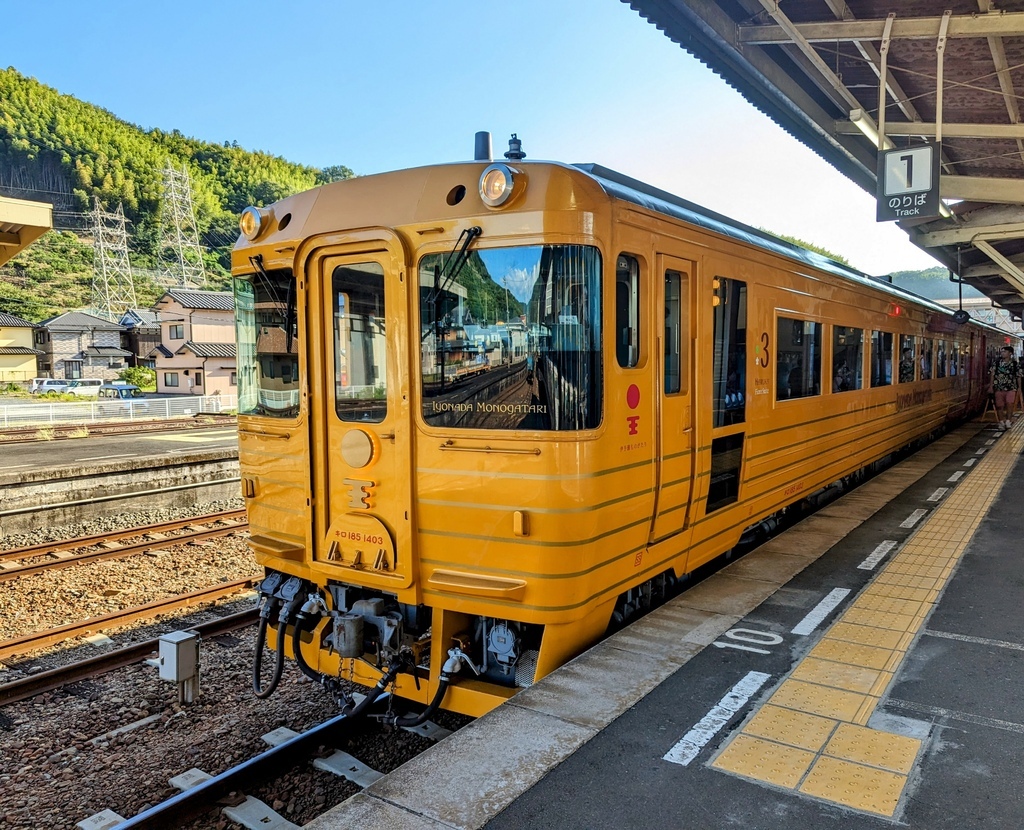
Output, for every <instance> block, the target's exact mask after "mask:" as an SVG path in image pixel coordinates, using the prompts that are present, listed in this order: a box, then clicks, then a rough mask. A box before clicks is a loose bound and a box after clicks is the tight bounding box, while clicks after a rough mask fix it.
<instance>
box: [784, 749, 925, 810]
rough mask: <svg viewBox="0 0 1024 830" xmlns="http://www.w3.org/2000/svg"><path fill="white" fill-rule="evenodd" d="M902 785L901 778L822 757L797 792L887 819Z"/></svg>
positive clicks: (894, 808) (903, 777)
mask: <svg viewBox="0 0 1024 830" xmlns="http://www.w3.org/2000/svg"><path fill="white" fill-rule="evenodd" d="M906 783H907V776H905V775H899V774H898V773H895V772H885V771H884V770H880V769H874V768H873V767H866V766H863V765H861V764H853V763H850V762H849V761H840V760H838V759H836V758H828V757H825V756H822V757H820V758H818V760H817V762H816V763H815V764H814V768H813V769H812V770H811V771H810V772H809V773H808V774H807V779H806V780H805V781H804V782H803V784H802V785H801V786H800V792H802V793H805V794H807V795H814V796H817V797H818V798H823V799H825V800H826V801H833V802H835V803H837V804H845V805H846V806H847V807H852V808H853V809H855V810H863V811H864V812H866V813H877V814H878V815H882V816H891V815H892V814H893V813H895V812H896V807H897V806H898V805H899V802H900V796H901V795H902V794H903V788H904V786H905V785H906Z"/></svg>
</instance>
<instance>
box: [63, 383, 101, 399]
mask: <svg viewBox="0 0 1024 830" xmlns="http://www.w3.org/2000/svg"><path fill="white" fill-rule="evenodd" d="M103 383H104V381H103V380H101V379H100V378H80V379H79V380H73V381H70V382H69V383H68V388H67V389H65V390H64V391H65V392H67V393H68V394H70V395H79V396H81V397H83V398H95V397H96V395H97V394H98V393H99V391H100V387H101V386H103Z"/></svg>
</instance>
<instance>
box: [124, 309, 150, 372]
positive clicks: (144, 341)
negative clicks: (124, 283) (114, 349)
mask: <svg viewBox="0 0 1024 830" xmlns="http://www.w3.org/2000/svg"><path fill="white" fill-rule="evenodd" d="M119 322H120V323H121V325H122V326H124V329H125V330H124V333H123V334H122V335H121V348H122V349H125V350H126V351H129V352H131V353H132V356H131V357H130V358H128V362H129V364H130V365H131V366H145V367H146V368H147V369H155V368H156V358H154V357H153V356H152V355H153V352H154V350H155V349H156V347H157V346H159V345H160V322H159V320H158V319H157V313H156V312H155V311H151V310H150V309H145V308H130V309H128V310H127V311H126V312H125V313H124V314H123V315H122V316H121V319H120V321H119Z"/></svg>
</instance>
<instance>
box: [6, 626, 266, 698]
mask: <svg viewBox="0 0 1024 830" xmlns="http://www.w3.org/2000/svg"><path fill="white" fill-rule="evenodd" d="M257 619H258V616H257V611H256V609H255V608H251V609H249V610H248V611H242V612H240V613H238V614H230V615H228V616H226V617H221V618H220V619H217V620H211V621H210V622H205V623H199V624H198V625H193V626H190V627H189V628H187V629H186V630H187V631H194V632H195V633H196V634H198V635H199V637H200V639H210V638H212V637H218V636H220V635H221V634H226V633H228V632H230V631H236V630H237V629H239V628H243V627H245V626H248V625H253V624H255V622H256V621H257ZM159 644H160V640H159V639H151V640H145V641H143V642H141V643H135V644H134V645H130V646H125V647H124V648H119V649H116V650H114V651H111V652H108V653H106V654H101V655H99V656H97V657H90V658H89V659H87V660H79V661H78V662H76V663H70V664H68V665H66V666H60V667H59V668H56V669H50V670H49V671H44V672H40V673H39V674H34V675H31V676H29V677H24V678H21V679H20V680H14V681H12V682H10V683H4V684H2V685H0V706H3V705H4V704H7V703H14V702H16V701H19V700H27V699H28V698H30V697H35V696H36V695H40V694H42V693H43V692H52V691H54V690H55V689H59V688H61V687H62V686H66V685H67V684H69V683H77V682H78V681H80V680H86V679H88V678H90V677H98V676H99V675H101V674H105V673H107V672H110V671H114V670H115V669H119V668H122V667H123V666H130V665H132V664H133V663H138V662H140V661H142V660H145V659H146V658H148V657H149V656H150V655H152V654H154V653H155V652H156V651H158V649H159Z"/></svg>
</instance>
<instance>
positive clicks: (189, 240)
mask: <svg viewBox="0 0 1024 830" xmlns="http://www.w3.org/2000/svg"><path fill="white" fill-rule="evenodd" d="M160 271H161V274H162V276H163V279H164V282H165V283H166V284H167V285H173V286H178V287H183V288H189V287H192V288H195V287H202V286H204V285H205V284H206V271H205V269H204V268H203V251H202V249H201V248H200V247H199V231H198V229H197V227H196V214H195V210H194V208H193V206H192V184H191V182H190V180H189V177H188V170H187V169H186V167H185V165H182V166H181V170H176V169H175V168H174V167H172V166H171V163H170V162H169V161H168V162H167V166H166V167H165V168H164V197H163V204H162V205H161V210H160Z"/></svg>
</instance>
